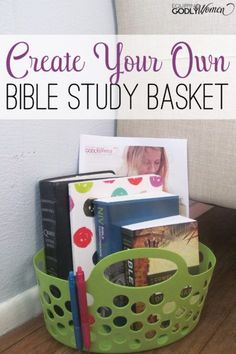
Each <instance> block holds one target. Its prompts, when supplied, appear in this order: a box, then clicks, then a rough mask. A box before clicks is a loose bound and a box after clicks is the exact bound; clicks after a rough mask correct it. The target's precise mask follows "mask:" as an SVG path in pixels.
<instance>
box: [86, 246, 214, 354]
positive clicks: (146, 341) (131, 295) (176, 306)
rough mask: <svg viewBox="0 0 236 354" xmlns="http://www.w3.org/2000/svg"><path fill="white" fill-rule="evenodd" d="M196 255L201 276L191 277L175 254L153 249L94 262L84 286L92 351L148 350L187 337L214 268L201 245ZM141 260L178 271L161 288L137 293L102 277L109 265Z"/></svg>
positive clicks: (196, 317) (161, 284)
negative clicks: (171, 263)
mask: <svg viewBox="0 0 236 354" xmlns="http://www.w3.org/2000/svg"><path fill="white" fill-rule="evenodd" d="M127 252H128V253H127ZM200 252H201V254H202V257H201V265H200V273H199V274H198V275H194V276H193V275H190V274H189V273H188V271H187V266H186V264H185V262H184V261H183V260H182V259H181V258H180V257H179V256H178V255H177V254H174V253H172V252H168V251H164V250H158V249H149V250H147V249H135V250H134V249H133V250H129V251H124V252H119V253H118V254H115V255H111V256H109V257H106V258H104V260H103V261H101V262H99V263H98V264H97V265H96V267H95V268H94V271H93V272H92V274H91V276H90V278H89V279H88V281H87V291H88V293H89V294H90V298H91V305H90V306H89V313H90V320H91V323H92V325H91V341H92V346H91V351H92V352H100V353H106V352H109V353H128V352H138V351H144V350H150V349H154V348H158V347H162V346H164V345H167V344H170V343H172V342H175V341H177V340H179V339H181V338H183V337H184V336H186V335H187V334H188V333H190V332H191V331H192V330H193V329H194V328H195V326H196V325H197V323H198V321H199V318H200V314H201V311H202V308H203V304H204V301H205V298H206V294H207V291H208V286H209V283H210V280H211V276H212V272H213V269H214V266H215V257H214V255H213V253H212V252H211V251H210V250H209V249H208V248H207V247H206V246H204V245H200ZM144 255H145V256H147V257H154V256H155V255H156V256H157V255H158V257H161V258H165V259H170V260H172V261H174V262H175V263H176V264H177V266H178V270H177V272H176V273H175V275H174V276H172V277H171V278H170V279H168V280H166V281H164V282H162V283H160V284H154V285H152V286H146V287H140V288H134V287H126V286H121V285H117V284H113V283H111V282H109V281H108V280H107V279H106V278H105V276H104V270H105V269H106V268H107V267H108V266H109V265H110V264H112V263H115V262H119V261H122V260H124V259H129V258H138V257H141V256H142V257H143V256H144ZM137 309H138V310H137Z"/></svg>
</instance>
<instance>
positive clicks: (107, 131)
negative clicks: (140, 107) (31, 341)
mask: <svg viewBox="0 0 236 354" xmlns="http://www.w3.org/2000/svg"><path fill="white" fill-rule="evenodd" d="M114 32H115V22H114V14H113V4H112V1H111V0H100V1H92V0H89V1H88V0H86V1H82V0H70V1H68V0H37V2H36V1H32V0H15V1H14V0H5V1H0V34H23V33H29V34H39V33H40V34H45V33H49V34H59V33H61V34H69V33H73V34H98V33H102V34H105V33H107V34H112V33H114ZM114 125H115V123H114V116H111V120H107V121H82V120H77V121H70V120H64V121H59V120H58V121H43V120H31V121H24V120H21V121H9V120H8V121H7V120H0V200H1V202H0V318H1V321H0V335H1V334H2V333H4V332H6V331H7V330H9V329H11V328H12V327H13V326H16V325H18V324H19V323H21V322H23V321H24V320H27V319H28V318H29V317H30V316H32V315H33V313H32V314H30V313H28V312H29V308H28V307H27V306H26V309H25V313H23V314H22V313H21V315H20V316H19V314H18V315H16V316H15V318H14V315H12V316H9V318H10V317H11V318H12V320H11V321H10V323H7V321H8V320H7V318H4V315H3V313H6V312H7V311H6V309H8V308H9V309H10V311H12V314H13V312H14V310H15V309H14V306H13V307H12V306H10V305H11V304H13V303H14V304H15V303H16V304H17V303H22V302H17V301H18V300H17V299H18V297H19V294H20V296H21V294H28V292H27V291H26V290H27V289H30V288H31V287H33V286H34V285H35V278H34V272H33V266H32V256H33V254H34V253H35V252H36V250H38V249H39V248H40V247H42V236H41V225H40V209H39V194H38V188H37V182H38V180H39V179H42V178H46V177H52V176H56V175H61V174H72V173H75V172H76V170H77V156H78V147H79V135H80V134H81V133H86V134H89V133H91V134H100V135H102V134H104V135H113V134H114ZM16 295H18V297H17V298H14V297H15V296H16ZM22 296H23V295H22ZM27 296H28V295H27ZM27 296H26V298H27ZM23 297H24V296H23ZM13 298H14V299H13ZM13 300H14V301H13ZM15 300H17V301H15ZM16 306H17V305H16ZM4 311H5V312H4ZM27 311H28V312H27ZM17 316H18V317H17ZM19 317H20V318H19ZM8 322H9V321H8Z"/></svg>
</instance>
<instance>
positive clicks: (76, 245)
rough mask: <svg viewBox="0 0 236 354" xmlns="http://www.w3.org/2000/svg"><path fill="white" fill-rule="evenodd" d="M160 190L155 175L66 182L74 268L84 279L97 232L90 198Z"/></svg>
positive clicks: (93, 259) (93, 261)
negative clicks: (83, 275) (78, 270)
mask: <svg viewBox="0 0 236 354" xmlns="http://www.w3.org/2000/svg"><path fill="white" fill-rule="evenodd" d="M155 191H156V192H157V193H158V192H159V191H162V180H161V177H160V176H158V175H141V176H134V177H116V178H114V177H113V178H109V179H100V180H91V181H86V182H73V183H70V184H69V202H70V224H71V238H72V256H73V267H74V271H76V269H77V267H78V266H81V267H82V268H83V270H84V273H85V278H86V279H87V278H88V277H89V275H90V273H91V270H92V269H93V267H94V265H95V264H96V260H97V252H96V234H95V222H94V214H93V204H92V202H93V200H94V199H96V198H103V197H111V196H122V195H134V194H138V193H150V192H152V193H153V192H155Z"/></svg>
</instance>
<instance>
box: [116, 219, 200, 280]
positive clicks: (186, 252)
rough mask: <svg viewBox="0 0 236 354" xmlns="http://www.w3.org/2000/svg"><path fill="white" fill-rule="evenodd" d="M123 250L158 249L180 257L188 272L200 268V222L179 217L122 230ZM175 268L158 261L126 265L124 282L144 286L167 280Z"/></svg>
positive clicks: (152, 259) (149, 260) (146, 259)
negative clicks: (198, 223)
mask: <svg viewBox="0 0 236 354" xmlns="http://www.w3.org/2000/svg"><path fill="white" fill-rule="evenodd" d="M122 241H123V249H130V248H146V247H148V248H149V247H156V248H160V249H166V250H169V251H172V252H175V253H177V254H178V255H180V256H181V257H182V258H183V259H184V260H185V262H186V264H187V266H188V268H189V271H190V272H191V273H196V272H197V270H198V265H199V250H198V225H197V221H196V220H193V219H189V218H187V217H184V216H181V215H176V216H171V217H165V218H162V219H158V220H151V221H146V222H141V223H136V224H131V225H126V226H123V227H122ZM175 271H176V265H175V264H174V263H173V262H170V261H168V260H164V259H159V258H142V259H134V260H129V261H127V262H125V279H126V284H127V285H129V286H145V285H150V284H155V283H159V282H161V281H163V280H166V279H168V278H169V277H170V276H171V275H172V274H173V273H174V272H175Z"/></svg>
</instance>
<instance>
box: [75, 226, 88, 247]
mask: <svg viewBox="0 0 236 354" xmlns="http://www.w3.org/2000/svg"><path fill="white" fill-rule="evenodd" d="M92 236H93V233H92V231H91V230H90V229H88V228H87V227H81V228H79V229H78V230H77V231H76V233H75V234H74V243H75V244H76V246H78V247H80V248H85V247H87V246H88V245H89V244H90V242H91V240H92Z"/></svg>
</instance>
